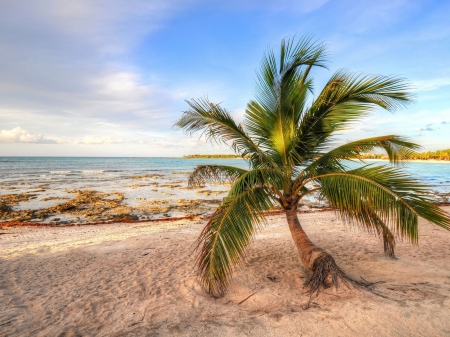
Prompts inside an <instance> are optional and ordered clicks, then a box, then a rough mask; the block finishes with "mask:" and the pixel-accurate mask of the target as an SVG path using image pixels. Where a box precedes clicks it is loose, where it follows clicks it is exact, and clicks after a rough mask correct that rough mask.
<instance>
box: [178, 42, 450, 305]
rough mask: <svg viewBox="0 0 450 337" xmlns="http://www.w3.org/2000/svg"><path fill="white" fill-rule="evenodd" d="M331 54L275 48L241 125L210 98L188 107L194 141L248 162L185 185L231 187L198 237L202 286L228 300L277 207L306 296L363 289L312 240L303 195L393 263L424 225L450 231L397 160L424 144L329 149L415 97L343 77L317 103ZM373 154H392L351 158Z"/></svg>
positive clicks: (202, 169) (196, 175)
mask: <svg viewBox="0 0 450 337" xmlns="http://www.w3.org/2000/svg"><path fill="white" fill-rule="evenodd" d="M326 62H327V54H326V48H325V46H324V45H323V44H322V43H319V42H317V41H313V40H312V39H311V37H303V38H301V39H299V40H298V41H296V39H295V37H294V38H290V39H288V40H283V41H282V42H281V46H280V49H279V52H278V54H275V53H274V51H273V50H269V51H268V52H267V53H266V54H265V55H264V57H263V60H262V63H261V68H260V70H259V72H258V73H257V81H256V97H255V99H254V100H252V101H250V102H249V103H248V106H247V109H246V111H245V116H244V120H243V122H242V123H241V124H238V123H236V122H235V121H234V120H233V118H232V117H231V115H230V113H229V112H228V111H227V110H225V109H224V108H222V107H221V106H220V105H219V104H213V103H211V102H210V101H209V100H208V99H207V98H201V99H197V100H195V99H193V100H191V101H187V103H188V104H189V110H187V111H185V112H184V113H183V115H182V117H181V118H180V119H179V120H178V121H176V122H175V126H176V127H179V128H181V129H183V130H185V132H187V133H188V134H193V133H195V132H201V134H203V135H204V136H205V137H206V138H207V139H208V140H211V141H215V142H219V143H221V142H223V143H226V144H228V145H229V146H231V148H232V149H233V150H234V151H235V152H236V153H237V154H239V155H240V156H242V158H244V159H245V160H247V161H248V164H249V169H248V170H245V169H241V168H236V167H231V166H224V165H202V166H198V167H197V168H196V169H195V170H194V172H193V173H192V174H191V175H190V177H189V186H191V187H196V186H202V185H203V184H205V183H207V182H231V183H232V187H231V189H230V191H229V193H228V195H227V196H226V197H225V198H224V199H223V201H222V203H221V204H220V205H219V207H218V208H217V210H216V211H215V212H214V214H213V215H212V216H211V218H210V219H209V221H208V223H207V224H206V226H205V227H204V229H203V231H202V232H201V234H200V236H199V238H198V240H197V260H196V263H197V267H198V275H199V279H200V281H201V283H202V285H203V286H204V289H205V290H206V291H207V292H208V293H209V294H210V295H212V296H214V297H219V296H223V295H224V294H225V291H226V289H227V285H228V284H229V281H230V278H231V275H232V272H233V269H234V267H235V266H236V265H237V264H238V262H239V261H240V260H241V258H242V256H243V253H244V252H245V249H246V248H247V246H248V244H249V242H250V241H251V239H252V237H253V236H254V235H255V234H256V232H257V231H258V229H260V228H262V226H263V225H264V224H265V223H266V219H265V215H264V214H265V212H266V211H268V210H270V209H272V208H273V207H274V205H277V204H278V205H279V206H281V208H282V210H283V211H284V212H285V214H286V219H287V223H288V225H289V228H290V231H291V234H292V238H293V240H294V243H295V245H296V247H297V250H298V252H299V254H300V260H301V262H302V264H303V266H304V267H305V268H306V269H308V270H309V271H311V276H310V277H309V279H308V280H307V281H306V283H305V286H307V287H308V289H309V291H310V294H313V293H315V292H318V291H319V290H320V289H321V288H322V287H323V286H329V285H334V286H335V287H337V286H338V284H339V282H340V281H341V282H343V283H345V284H347V285H349V283H353V284H357V283H359V282H357V281H355V280H353V279H351V278H350V277H348V276H347V275H346V274H345V273H344V272H343V271H342V270H341V269H340V268H339V267H338V266H337V264H336V262H335V260H334V259H333V257H332V256H331V255H330V254H329V253H327V252H326V251H325V250H324V249H322V248H319V247H317V246H316V245H315V244H314V243H313V242H311V240H310V239H309V238H308V236H307V235H306V233H305V231H304V230H303V228H302V226H301V224H300V221H299V219H298V217H297V208H298V205H299V203H301V201H302V199H303V198H304V197H306V196H311V195H315V196H316V197H318V198H321V199H322V200H325V201H326V202H327V203H328V204H329V205H330V206H331V207H332V208H334V209H335V210H336V212H337V214H338V215H339V216H340V217H341V218H342V219H344V220H345V221H346V222H348V223H350V224H352V225H355V226H358V227H360V228H363V229H365V230H367V231H368V232H372V233H375V234H378V235H379V236H380V237H381V238H382V239H383V242H384V251H385V253H386V255H388V256H390V257H395V255H394V247H395V237H396V236H398V237H401V238H407V239H408V240H409V241H411V242H412V243H417V242H418V218H419V217H423V218H424V219H426V220H428V221H429V222H431V223H434V224H436V225H438V226H441V227H443V228H446V229H450V216H449V214H448V213H446V212H444V211H443V210H442V209H440V208H438V207H437V206H435V205H433V204H432V200H431V198H430V196H429V190H428V187H427V186H425V185H424V184H422V183H420V182H419V181H418V180H416V179H415V178H413V177H412V176H410V175H408V174H407V173H405V172H403V171H402V170H401V169H400V168H399V167H398V166H399V165H398V164H399V163H402V162H403V161H405V160H407V159H408V158H409V157H410V156H411V155H412V154H414V153H415V151H416V150H417V149H419V148H420V147H419V146H418V145H416V144H414V143H412V142H410V141H409V140H408V139H405V138H403V137H401V136H397V135H387V136H380V137H371V138H366V139H362V140H358V141H353V142H351V143H348V144H344V145H341V146H337V147H333V141H334V139H335V138H333V136H335V135H336V133H337V132H339V131H342V130H345V129H348V128H350V127H351V125H352V124H353V123H354V122H357V121H360V120H361V118H363V117H366V116H367V115H368V114H370V113H371V112H372V111H374V109H376V108H378V107H381V108H383V109H386V110H388V111H394V110H396V109H398V108H401V107H403V106H405V105H407V104H408V103H409V102H411V100H412V95H411V94H410V92H409V84H408V83H407V82H406V81H404V80H403V79H401V78H399V77H396V76H379V75H376V76H369V75H360V74H355V73H351V72H349V71H346V70H340V71H337V72H336V73H335V74H333V75H332V76H331V78H330V79H329V81H328V82H327V83H326V84H325V86H324V88H323V89H322V91H321V92H320V93H319V94H318V95H317V96H316V97H314V98H310V95H311V94H313V93H314V86H313V78H312V77H311V70H312V69H313V68H315V67H322V68H325V67H326ZM374 150H383V151H386V153H387V155H388V156H389V160H390V165H379V164H371V165H368V164H366V163H365V162H361V165H360V167H358V168H356V169H350V168H349V167H347V166H346V161H348V160H353V161H356V160H358V157H359V156H360V155H361V154H363V153H367V152H370V151H374Z"/></svg>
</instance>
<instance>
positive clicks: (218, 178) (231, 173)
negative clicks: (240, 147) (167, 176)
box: [188, 165, 247, 188]
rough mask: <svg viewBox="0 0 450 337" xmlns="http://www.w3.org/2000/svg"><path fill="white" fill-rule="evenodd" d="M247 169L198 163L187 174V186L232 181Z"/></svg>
mask: <svg viewBox="0 0 450 337" xmlns="http://www.w3.org/2000/svg"><path fill="white" fill-rule="evenodd" d="M245 172H247V170H244V169H241V168H238V167H234V166H226V165H199V166H197V167H196V168H195V170H194V172H192V173H191V175H190V176H189V182H188V186H189V187H191V188H192V187H199V186H203V185H204V184H205V183H219V184H223V183H233V182H235V181H236V179H238V178H239V177H240V176H242V175H243V174H244V173H245Z"/></svg>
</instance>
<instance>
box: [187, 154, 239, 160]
mask: <svg viewBox="0 0 450 337" xmlns="http://www.w3.org/2000/svg"><path fill="white" fill-rule="evenodd" d="M183 158H187V159H236V158H242V157H241V156H239V155H237V154H189V155H187V156H183Z"/></svg>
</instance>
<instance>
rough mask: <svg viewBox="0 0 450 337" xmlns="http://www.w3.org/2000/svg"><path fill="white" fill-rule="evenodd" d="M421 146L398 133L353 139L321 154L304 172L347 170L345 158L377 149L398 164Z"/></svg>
mask: <svg viewBox="0 0 450 337" xmlns="http://www.w3.org/2000/svg"><path fill="white" fill-rule="evenodd" d="M420 148H421V146H420V145H417V144H415V143H412V142H411V141H409V140H408V139H406V138H404V137H400V136H396V135H388V136H380V137H371V138H365V139H360V140H357V141H353V142H350V143H347V144H344V145H341V146H338V147H337V148H335V149H333V150H331V151H328V152H327V153H324V154H321V155H320V156H319V157H318V158H317V159H315V160H314V161H313V162H312V163H311V164H309V165H308V166H307V167H306V168H305V169H304V170H303V172H304V174H310V173H317V172H321V173H324V172H327V171H334V170H335V168H339V169H341V170H345V168H344V166H343V164H342V161H343V160H355V159H358V157H359V156H361V155H362V154H364V153H368V152H372V151H374V150H377V149H381V150H384V151H386V153H387V155H388V157H389V161H390V162H391V163H392V164H394V165H396V164H399V163H400V162H404V161H406V160H408V159H409V158H411V157H412V156H413V155H414V154H416V150H418V149H420Z"/></svg>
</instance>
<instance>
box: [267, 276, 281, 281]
mask: <svg viewBox="0 0 450 337" xmlns="http://www.w3.org/2000/svg"><path fill="white" fill-rule="evenodd" d="M267 278H268V279H269V280H271V281H272V282H274V283H275V282H280V280H278V278H277V277H276V276H267Z"/></svg>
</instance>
